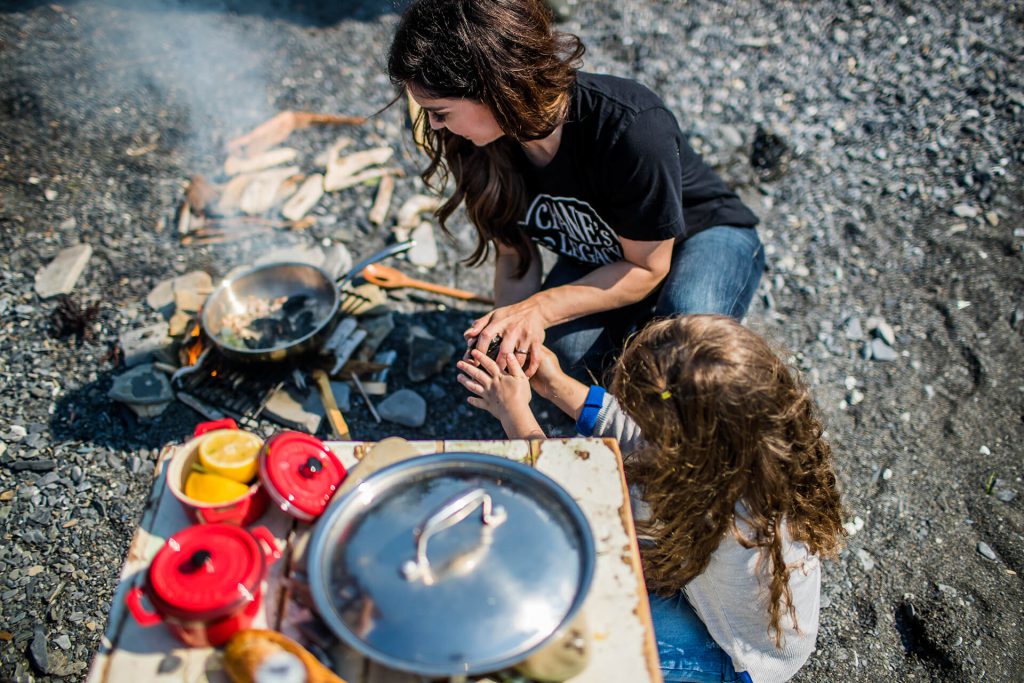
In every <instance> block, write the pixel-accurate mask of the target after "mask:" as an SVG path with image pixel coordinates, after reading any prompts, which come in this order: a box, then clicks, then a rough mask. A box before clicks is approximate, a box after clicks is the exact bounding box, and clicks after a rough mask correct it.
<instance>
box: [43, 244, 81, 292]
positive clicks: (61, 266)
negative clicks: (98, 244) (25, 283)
mask: <svg viewBox="0 0 1024 683" xmlns="http://www.w3.org/2000/svg"><path fill="white" fill-rule="evenodd" d="M91 256H92V247H91V246H89V245H88V244H76V245H75V246H73V247H68V248H67V249H62V250H61V252H60V253H59V254H57V256H56V258H54V259H53V260H52V261H50V263H49V264H48V265H47V266H46V267H44V268H43V269H42V270H40V271H39V272H38V273H36V294H38V295H39V296H40V297H42V298H43V299H48V298H50V297H51V296H57V295H58V294H70V293H71V292H72V291H73V290H74V288H75V283H76V282H78V278H79V276H80V275H81V274H82V271H83V270H85V265H86V263H88V262H89V258H90V257H91Z"/></svg>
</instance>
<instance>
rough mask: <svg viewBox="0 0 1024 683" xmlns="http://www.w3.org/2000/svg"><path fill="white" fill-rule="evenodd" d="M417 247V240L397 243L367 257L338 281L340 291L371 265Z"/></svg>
mask: <svg viewBox="0 0 1024 683" xmlns="http://www.w3.org/2000/svg"><path fill="white" fill-rule="evenodd" d="M415 245H416V241H415V240H405V241H404V242H396V243H395V244H392V245H391V246H390V247H385V248H384V249H382V250H380V251H378V252H377V253H376V254H374V255H372V256H367V257H366V258H364V259H363V260H362V261H360V262H359V263H357V264H355V265H354V266H352V267H351V268H349V270H348V272H347V273H345V274H344V275H342V276H341V278H339V279H338V281H337V283H336V284H337V285H338V289H339V290H342V289H345V285H347V284H348V283H349V282H351V281H352V280H353V279H354V278H355V277H356V276H357V275H359V273H361V272H363V268H365V267H366V266H368V265H370V264H371V263H377V261H383V260H384V259H386V258H389V257H391V256H394V255H396V254H401V253H402V252H403V251H408V250H410V249H412V248H413V247H414V246H415Z"/></svg>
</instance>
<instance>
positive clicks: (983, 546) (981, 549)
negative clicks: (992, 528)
mask: <svg viewBox="0 0 1024 683" xmlns="http://www.w3.org/2000/svg"><path fill="white" fill-rule="evenodd" d="M978 554H979V555H981V556H982V557H984V558H985V559H986V560H991V561H993V562H995V561H996V559H998V558H997V556H996V551H994V550H992V548H991V547H990V546H989V544H988V543H985V541H978Z"/></svg>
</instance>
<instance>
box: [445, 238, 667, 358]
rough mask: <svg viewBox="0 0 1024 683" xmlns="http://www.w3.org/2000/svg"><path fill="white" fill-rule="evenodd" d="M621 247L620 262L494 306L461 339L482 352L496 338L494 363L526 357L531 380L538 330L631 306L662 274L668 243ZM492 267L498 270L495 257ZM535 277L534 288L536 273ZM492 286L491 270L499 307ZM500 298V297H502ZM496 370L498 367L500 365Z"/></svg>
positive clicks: (627, 243) (504, 274)
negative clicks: (473, 342) (523, 354)
mask: <svg viewBox="0 0 1024 683" xmlns="http://www.w3.org/2000/svg"><path fill="white" fill-rule="evenodd" d="M621 241H622V251H623V255H624V259H623V260H622V261H617V262H615V263H610V264H608V265H605V266H601V267H600V268H597V269H595V270H594V271H592V272H590V273H588V274H587V275H585V276H584V277H582V278H580V279H579V280H577V281H575V282H572V283H570V284H567V285H562V286H561V287H553V288H551V289H547V290H543V291H538V292H536V293H535V294H532V295H529V296H527V298H525V299H522V300H520V301H518V302H516V303H511V304H508V305H504V306H500V307H499V308H496V309H494V310H493V311H491V312H490V313H488V314H487V315H485V316H483V317H481V318H479V319H477V320H476V321H475V322H474V323H473V325H472V327H470V328H469V329H468V330H466V332H465V336H466V338H467V339H472V338H476V348H478V349H482V350H486V349H487V347H488V345H489V344H490V342H491V340H492V339H493V338H494V337H495V336H497V335H501V337H502V340H501V350H500V352H499V356H498V357H499V358H505V357H506V356H507V355H508V354H510V353H514V352H515V351H517V350H518V351H527V352H529V353H530V354H531V355H530V360H529V363H528V365H527V368H526V374H527V375H528V376H531V377H532V376H533V374H534V373H535V372H536V371H537V369H538V367H539V363H540V354H541V348H542V346H543V344H544V330H546V329H547V328H548V327H551V326H552V325H558V324H560V323H564V322H568V321H570V320H575V319H576V318H581V317H583V316H585V315H589V314H591V313H597V312H599V311H607V310H612V309H615V308H621V307H622V306H627V305H629V304H632V303H636V302H637V301H640V300H641V299H643V298H644V297H645V296H647V295H648V294H650V293H651V292H652V291H653V290H654V288H655V287H657V286H658V284H659V283H660V282H661V281H662V280H663V279H664V278H665V275H667V274H668V271H669V267H670V266H671V264H672V246H673V244H674V240H672V239H667V240H661V241H656V242H641V241H636V240H627V239H622V240H621ZM513 257H514V253H513ZM513 263H514V262H511V261H509V262H505V264H504V265H503V266H502V269H501V271H500V272H501V274H502V277H503V278H505V279H504V281H503V283H502V285H501V286H502V287H507V286H508V285H507V284H505V283H507V282H509V278H508V276H507V273H509V272H512V271H507V270H505V269H506V268H510V267H511V265H512V264H513ZM498 265H499V266H501V265H502V263H501V261H500V251H499V264H498ZM534 266H536V267H538V268H539V266H540V264H539V257H538V258H536V259H534V263H533V264H531V269H532V268H533V267H534ZM527 275H528V276H529V273H528V274H527ZM536 277H537V281H538V284H537V287H539V279H540V272H539V271H538V273H537V275H536ZM526 279H527V278H525V277H524V278H523V280H526ZM498 280H499V269H498V268H497V267H496V268H495V297H496V299H497V300H498V301H499V302H500V301H501V300H502V299H500V298H498V296H499V292H498V286H499V285H498ZM512 282H516V281H515V280H512ZM501 296H503V297H504V296H506V295H505V294H504V293H502V295H501ZM509 299H510V300H511V296H510V297H509ZM499 365H501V366H502V367H503V364H499Z"/></svg>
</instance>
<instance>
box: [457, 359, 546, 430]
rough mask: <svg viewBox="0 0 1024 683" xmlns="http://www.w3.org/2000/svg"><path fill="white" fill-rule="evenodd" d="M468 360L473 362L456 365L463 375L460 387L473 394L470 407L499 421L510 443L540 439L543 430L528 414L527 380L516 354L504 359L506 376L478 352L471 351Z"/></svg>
mask: <svg viewBox="0 0 1024 683" xmlns="http://www.w3.org/2000/svg"><path fill="white" fill-rule="evenodd" d="M470 357H471V359H472V361H473V362H468V361H465V360H460V361H459V362H458V363H457V366H458V368H459V370H460V371H462V374H461V375H459V376H458V381H459V383H460V384H462V386H464V387H466V389H468V390H469V391H471V392H472V393H474V394H475V396H470V397H469V398H468V399H467V401H468V402H469V405H471V406H473V407H474V408H480V409H481V410H486V411H487V412H489V413H490V414H491V415H493V416H494V417H496V418H498V420H499V421H500V422H501V426H502V427H503V428H504V430H505V434H507V435H508V437H509V438H510V439H538V438H539V439H543V438H544V430H543V429H541V427H540V424H538V423H537V418H535V417H534V415H533V411H532V410H530V380H529V379H528V378H527V377H526V375H525V374H524V373H523V369H522V367H521V366H520V365H519V361H518V359H517V358H516V357H515V354H512V353H510V354H509V355H508V358H506V359H505V361H506V363H507V366H506V367H507V368H508V372H505V371H503V370H500V369H498V364H497V363H495V362H494V361H493V360H491V359H490V358H488V357H487V355H486V354H484V353H481V352H480V351H479V350H477V349H472V350H471V351H470ZM474 362H475V363H476V365H474V364H473V363H474Z"/></svg>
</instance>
